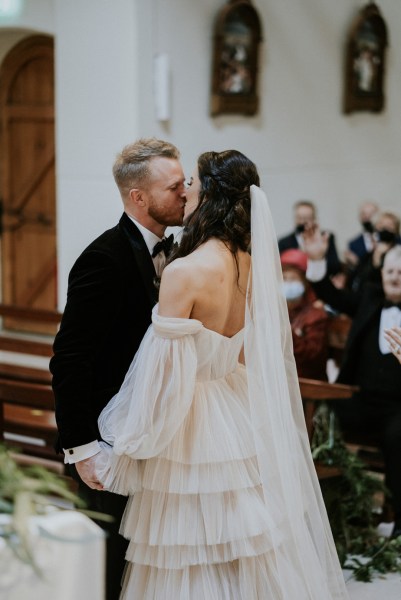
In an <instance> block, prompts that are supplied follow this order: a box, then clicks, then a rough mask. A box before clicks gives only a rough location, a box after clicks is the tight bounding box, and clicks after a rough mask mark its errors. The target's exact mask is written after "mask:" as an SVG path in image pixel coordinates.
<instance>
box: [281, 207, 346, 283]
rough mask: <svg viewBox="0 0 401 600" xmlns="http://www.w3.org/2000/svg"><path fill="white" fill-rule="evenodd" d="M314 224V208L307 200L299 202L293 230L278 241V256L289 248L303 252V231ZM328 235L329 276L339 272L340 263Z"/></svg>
mask: <svg viewBox="0 0 401 600" xmlns="http://www.w3.org/2000/svg"><path fill="white" fill-rule="evenodd" d="M313 223H316V207H315V205H314V204H313V202H310V201H309V200H299V202H296V204H295V205H294V224H295V229H294V231H293V232H292V233H290V234H288V235H286V236H284V237H282V238H280V239H279V240H278V248H279V251H280V254H282V253H283V252H284V251H285V250H289V249H290V248H299V249H300V250H304V231H305V227H308V226H311V225H312V224H313ZM327 235H328V246H327V256H326V258H327V270H328V273H329V275H336V273H339V272H340V271H341V262H340V259H339V258H338V254H337V249H336V242H335V238H334V235H333V234H332V233H327Z"/></svg>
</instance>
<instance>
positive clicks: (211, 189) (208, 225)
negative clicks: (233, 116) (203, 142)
mask: <svg viewBox="0 0 401 600" xmlns="http://www.w3.org/2000/svg"><path fill="white" fill-rule="evenodd" d="M198 175H199V180H200V191H199V203H198V206H197V207H196V209H195V210H194V212H193V213H192V214H191V215H190V216H189V217H188V219H187V220H186V221H185V227H184V231H183V234H182V238H181V242H180V245H179V247H178V248H177V250H176V251H175V252H174V253H173V255H172V256H171V259H170V261H169V262H171V260H174V258H178V257H181V256H187V255H188V254H190V252H193V250H195V249H196V248H198V247H199V246H200V245H201V244H204V243H205V242H206V241H207V240H209V239H210V238H217V239H219V240H222V241H223V242H224V243H225V244H226V245H227V247H228V248H229V249H230V250H231V252H232V253H233V254H235V253H236V252H237V251H238V250H243V251H246V250H248V247H249V243H250V239H251V197H250V186H251V185H252V184H254V185H259V175H258V171H257V169H256V166H255V165H254V163H253V162H252V161H251V160H249V158H247V157H246V156H245V155H244V154H242V153H241V152H238V150H225V151H224V152H204V153H203V154H201V155H200V156H199V158H198Z"/></svg>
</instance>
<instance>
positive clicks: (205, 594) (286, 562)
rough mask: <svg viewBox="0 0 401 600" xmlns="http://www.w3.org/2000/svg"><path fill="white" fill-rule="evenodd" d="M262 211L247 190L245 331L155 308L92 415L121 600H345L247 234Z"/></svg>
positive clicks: (281, 327) (276, 312)
mask: <svg viewBox="0 0 401 600" xmlns="http://www.w3.org/2000/svg"><path fill="white" fill-rule="evenodd" d="M256 202H259V204H258V205H257V207H255V203H256ZM262 202H263V204H261V203H262ZM266 207H267V201H266V198H265V196H264V194H263V193H262V192H261V191H260V190H259V188H254V186H253V187H252V273H253V275H252V279H253V281H252V282H250V286H249V292H250V295H252V303H250V304H249V306H248V310H247V315H246V322H245V327H244V329H243V330H241V331H239V332H238V333H237V334H236V335H235V336H233V337H232V338H227V337H224V336H222V335H220V334H218V333H216V332H214V331H211V330H208V329H206V328H205V327H204V326H203V325H202V323H201V322H200V321H197V320H193V319H177V318H168V317H162V316H160V315H158V313H157V307H156V308H155V309H154V311H153V316H152V325H151V326H150V328H149V330H148V332H147V334H146V336H145V338H144V340H143V342H142V344H141V347H140V349H139V351H138V353H137V355H136V357H135V359H134V361H133V363H132V364H131V367H130V369H129V372H128V373H127V376H126V378H125V381H124V384H123V386H122V388H121V390H120V392H119V393H118V394H117V395H116V396H115V397H114V398H113V399H112V400H111V401H110V402H109V404H108V405H107V407H106V408H105V409H104V411H103V412H102V414H101V417H100V420H99V426H100V431H101V434H102V437H103V439H104V440H106V441H107V442H109V443H110V444H112V446H113V448H112V449H111V448H110V447H107V448H108V449H105V451H104V452H102V453H101V454H99V455H98V474H99V479H100V480H101V481H103V482H104V485H105V487H106V488H107V489H109V490H111V491H113V492H116V493H122V494H126V495H129V496H130V498H129V501H128V505H127V509H126V512H125V515H124V517H123V521H122V524H121V532H122V534H123V535H124V536H125V537H127V538H128V539H129V540H130V544H129V547H128V551H127V555H126V558H127V561H128V568H127V571H126V574H125V579H124V586H123V592H122V598H124V599H126V600H161V599H163V600H334V599H336V600H337V599H345V598H347V594H346V591H345V587H344V582H343V578H342V574H341V571H340V568H339V564H338V560H337V556H336V552H335V548H334V545H333V541H332V537H331V532H330V528H329V526H328V522H327V516H326V514H325V510H324V506H323V502H322V499H321V495H320V490H319V485H318V482H317V479H316V475H315V473H314V470H313V463H312V460H311V457H310V450H309V444H308V438H307V436H306V433H305V425H304V422H303V417H302V406H301V404H300V397H299V390H298V385H297V380H296V371H295V367H294V361H293V356H292V349H291V344H290V342H289V340H290V337H291V333H290V332H289V333H288V331H287V321H288V316H287V313H286V308H285V301H284V304H283V302H282V300H283V299H282V297H281V293H280V292H279V291H278V290H279V285H278V284H279V281H280V277H281V273H279V271H278V270H277V268H278V269H279V266H278V267H277V256H276V254H275V252H276V250H275V248H276V243H275V238H274V242H273V241H271V243H270V244H271V247H272V248H273V255H272V258H271V263H272V265H271V267H269V266H268V265H267V264H266V255H265V251H266V247H265V245H266V241H265V240H264V241H263V244H262V245H261V246H260V248H259V245H258V240H259V236H256V235H255V234H256V233H257V232H258V231H259V228H260V227H262V230H263V231H264V232H265V233H266V227H270V228H271V217H270V214H269V213H267V216H266ZM259 209H260V210H261V214H259V212H258V210H259ZM257 214H259V220H260V221H261V222H260V223H259V224H256V223H255V222H254V221H255V218H256V216H257ZM264 216H266V218H267V219H268V221H266V222H264V221H263V217H264ZM267 232H268V233H269V230H267ZM269 237H271V234H269ZM270 250H271V248H269V251H270ZM260 259H263V260H262V261H261V262H260ZM262 265H263V271H262V270H261V271H260V272H258V268H259V266H260V267H261V266H262ZM270 268H271V269H272V270H271V272H270V273H269V269H270ZM266 270H267V273H266ZM257 277H258V278H260V277H261V278H262V279H263V284H261V282H260V281H259V282H257V283H255V278H257ZM265 279H266V280H268V281H267V287H266V286H265V283H264V282H265ZM272 281H273V282H274V285H273V287H272ZM262 288H265V289H264V291H263V292H261V289H262ZM276 288H277V290H276ZM265 294H267V296H268V298H267V301H268V305H267V306H268V308H267V306H266V305H265V306H263V304H264V303H265V301H266V298H265ZM284 308H285V311H284ZM283 332H284V333H283ZM288 336H290V337H288ZM243 345H244V346H245V356H246V364H247V366H246V368H245V367H244V366H243V365H241V364H240V363H239V362H238V357H239V353H240V350H241V348H242V346H243Z"/></svg>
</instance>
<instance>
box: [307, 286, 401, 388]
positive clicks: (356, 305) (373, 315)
mask: <svg viewBox="0 0 401 600" xmlns="http://www.w3.org/2000/svg"><path fill="white" fill-rule="evenodd" d="M312 285H313V289H314V290H315V292H316V294H317V296H318V298H321V299H322V300H324V301H325V302H327V303H328V304H330V306H332V307H333V308H335V309H337V310H338V311H340V312H342V313H345V314H347V315H349V316H350V317H351V318H352V325H351V329H350V332H349V335H348V340H347V344H346V347H345V349H344V356H343V361H342V365H341V369H340V373H339V375H338V378H337V381H338V383H348V384H351V385H352V384H358V383H359V382H357V381H355V373H356V368H357V359H358V356H359V355H360V349H361V344H363V340H364V337H365V333H366V331H367V329H368V327H369V326H370V325H371V324H372V321H374V320H377V321H378V320H379V319H380V315H381V311H382V308H383V301H384V293H383V289H382V287H381V285H376V284H370V283H366V284H365V285H364V286H363V288H362V290H361V291H360V292H358V293H356V292H352V291H349V290H343V289H337V288H336V287H335V286H334V285H333V284H332V283H331V281H330V278H329V277H328V276H326V277H325V278H324V279H322V280H321V281H318V282H315V283H313V284H312ZM394 364H396V361H394ZM397 367H398V365H397Z"/></svg>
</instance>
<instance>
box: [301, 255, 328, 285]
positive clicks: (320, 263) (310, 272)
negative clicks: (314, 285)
mask: <svg viewBox="0 0 401 600" xmlns="http://www.w3.org/2000/svg"><path fill="white" fill-rule="evenodd" d="M326 273H327V263H326V259H325V258H322V259H321V260H311V259H310V258H308V267H307V269H306V279H308V280H309V281H320V280H321V279H323V278H324V277H325V275H326Z"/></svg>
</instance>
